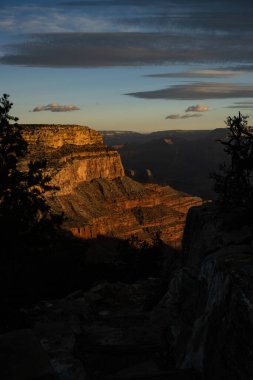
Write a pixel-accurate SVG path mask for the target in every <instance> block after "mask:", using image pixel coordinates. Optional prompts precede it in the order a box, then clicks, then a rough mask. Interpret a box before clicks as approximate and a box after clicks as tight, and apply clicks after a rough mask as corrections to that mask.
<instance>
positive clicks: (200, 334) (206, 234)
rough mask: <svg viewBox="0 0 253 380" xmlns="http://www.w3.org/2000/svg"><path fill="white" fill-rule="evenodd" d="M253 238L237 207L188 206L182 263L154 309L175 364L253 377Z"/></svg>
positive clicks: (214, 374) (208, 373)
mask: <svg viewBox="0 0 253 380" xmlns="http://www.w3.org/2000/svg"><path fill="white" fill-rule="evenodd" d="M248 216H249V215H248ZM250 218H251V217H250ZM252 236H253V227H252V222H251V221H250V219H248V220H246V217H245V213H244V214H243V213H242V210H234V211H233V212H232V211H227V212H226V213H224V214H221V213H220V212H218V210H217V209H216V207H215V206H214V205H212V204H206V205H204V206H202V207H196V208H195V207H194V208H192V209H191V210H190V212H189V215H188V218H187V223H186V230H185V239H184V255H185V262H184V266H183V267H182V268H181V269H180V270H179V271H177V272H176V273H175V275H174V277H173V278H172V280H171V282H170V285H169V288H168V292H167V294H166V295H165V296H164V298H163V299H162V300H161V302H160V304H159V306H157V308H156V310H154V312H153V318H154V323H157V324H158V322H160V328H161V329H162V328H163V329H164V331H166V334H167V341H168V345H169V346H170V347H171V352H173V355H174V360H175V364H176V366H177V367H178V368H188V367H190V368H195V369H196V370H198V371H200V372H201V373H202V375H203V378H204V379H206V380H212V379H217V380H222V379H231V380H235V379H241V380H247V379H251V378H253V365H252V355H253V348H252V336H253V318H252V310H253V297H252V295H253V287H252V284H253V283H252V268H253V258H252V244H253V238H252Z"/></svg>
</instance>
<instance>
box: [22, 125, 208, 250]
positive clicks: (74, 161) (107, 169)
mask: <svg viewBox="0 0 253 380" xmlns="http://www.w3.org/2000/svg"><path fill="white" fill-rule="evenodd" d="M23 135H24V137H25V139H26V140H27V142H28V144H29V146H28V147H29V151H30V153H29V159H32V160H33V159H36V158H42V157H43V158H45V159H46V160H47V163H48V167H47V172H48V174H49V175H50V176H51V178H52V180H51V183H52V184H53V185H55V186H57V187H59V189H58V190H56V191H54V192H53V193H51V194H50V195H49V196H48V202H49V203H50V204H51V205H52V207H53V208H54V209H56V210H57V211H58V212H59V211H63V212H64V214H65V216H66V220H65V222H64V226H65V228H67V229H69V230H71V231H72V233H73V234H74V235H75V236H78V237H81V238H95V237H97V236H98V235H109V236H114V237H119V238H124V239H126V238H130V237H131V235H137V236H139V237H140V238H142V239H144V240H145V239H147V240H150V239H152V237H154V236H155V234H156V233H157V232H159V233H160V234H161V238H162V239H163V240H164V241H165V242H166V243H168V244H169V245H172V246H173V247H180V245H181V240H182V234H183V230H184V224H185V219H186V214H187V212H188V209H189V208H190V207H191V206H193V205H198V204H201V203H202V201H201V199H200V198H198V197H192V196H189V195H187V194H183V193H179V192H177V191H176V190H174V189H172V188H170V187H169V186H167V187H160V186H158V185H155V184H147V185H143V184H141V183H138V182H136V181H133V180H132V179H130V178H128V177H126V176H125V173H124V168H123V166H122V163H121V159H120V155H119V153H118V152H117V151H115V150H113V149H111V148H108V147H107V146H106V145H104V143H103V139H102V136H101V134H100V133H98V132H96V131H94V130H92V129H90V128H88V127H82V126H73V125H38V126H36V125H32V126H29V125H26V126H24V134H23ZM25 164H26V163H25V162H23V163H22V165H23V167H24V168H25Z"/></svg>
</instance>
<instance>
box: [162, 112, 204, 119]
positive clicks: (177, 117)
mask: <svg viewBox="0 0 253 380" xmlns="http://www.w3.org/2000/svg"><path fill="white" fill-rule="evenodd" d="M200 116H203V115H200V114H198V113H194V114H189V115H179V114H171V115H168V116H166V117H165V119H172V120H177V119H189V118H191V117H200Z"/></svg>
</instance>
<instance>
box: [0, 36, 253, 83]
mask: <svg viewBox="0 0 253 380" xmlns="http://www.w3.org/2000/svg"><path fill="white" fill-rule="evenodd" d="M196 38H197V42H196ZM238 40H242V41H243V44H244V45H245V46H247V49H246V48H245V49H242V46H241V44H238V43H237V42H236V41H238ZM251 42H252V36H251V35H247V36H244V38H241V36H232V37H231V36H229V35H223V34H222V35H219V34H218V35H198V36H197V37H196V35H191V34H189V35H186V34H184V33H171V34H168V33H122V32H119V33H116V32H114V33H74V32H73V33H38V34H33V35H30V36H28V37H26V40H25V41H22V42H17V43H11V44H8V45H6V46H5V47H4V54H3V56H2V57H1V58H0V63H2V64H10V65H24V66H35V67H115V66H140V65H154V64H166V65H168V64H174V63H183V64H189V63H201V64H202V63H207V62H208V63H210V62H212V63H215V62H219V63H220V62H226V63H227V64H228V62H238V63H240V64H242V63H247V62H248V63H249V62H252V61H253V45H252V43H251ZM216 74H217V73H216ZM195 75H207V73H204V74H203V71H202V73H201V72H200V73H197V74H195ZM210 75H212V74H211V73H210V72H209V77H210Z"/></svg>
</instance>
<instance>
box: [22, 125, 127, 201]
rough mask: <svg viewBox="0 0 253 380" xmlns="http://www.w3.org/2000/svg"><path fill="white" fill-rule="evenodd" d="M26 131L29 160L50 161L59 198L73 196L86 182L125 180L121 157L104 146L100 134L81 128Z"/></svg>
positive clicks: (32, 128)
mask: <svg viewBox="0 0 253 380" xmlns="http://www.w3.org/2000/svg"><path fill="white" fill-rule="evenodd" d="M23 129H24V131H23V137H24V138H25V140H26V141H27V142H28V146H29V156H28V159H31V160H36V159H46V160H47V166H48V174H49V175H50V176H51V177H52V185H55V186H58V187H59V190H58V194H71V192H72V191H73V190H74V189H75V187H76V186H78V185H79V184H80V183H82V182H84V181H91V180H93V179H97V178H106V179H113V178H117V177H122V176H124V169H123V166H122V163H121V160H120V156H119V154H118V153H117V152H116V151H115V150H113V149H110V148H108V147H107V146H105V145H104V144H103V139H102V136H101V135H100V133H99V132H97V131H94V130H92V129H90V128H88V127H84V126H80V125H26V126H23ZM23 165H24V166H25V162H23Z"/></svg>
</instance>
